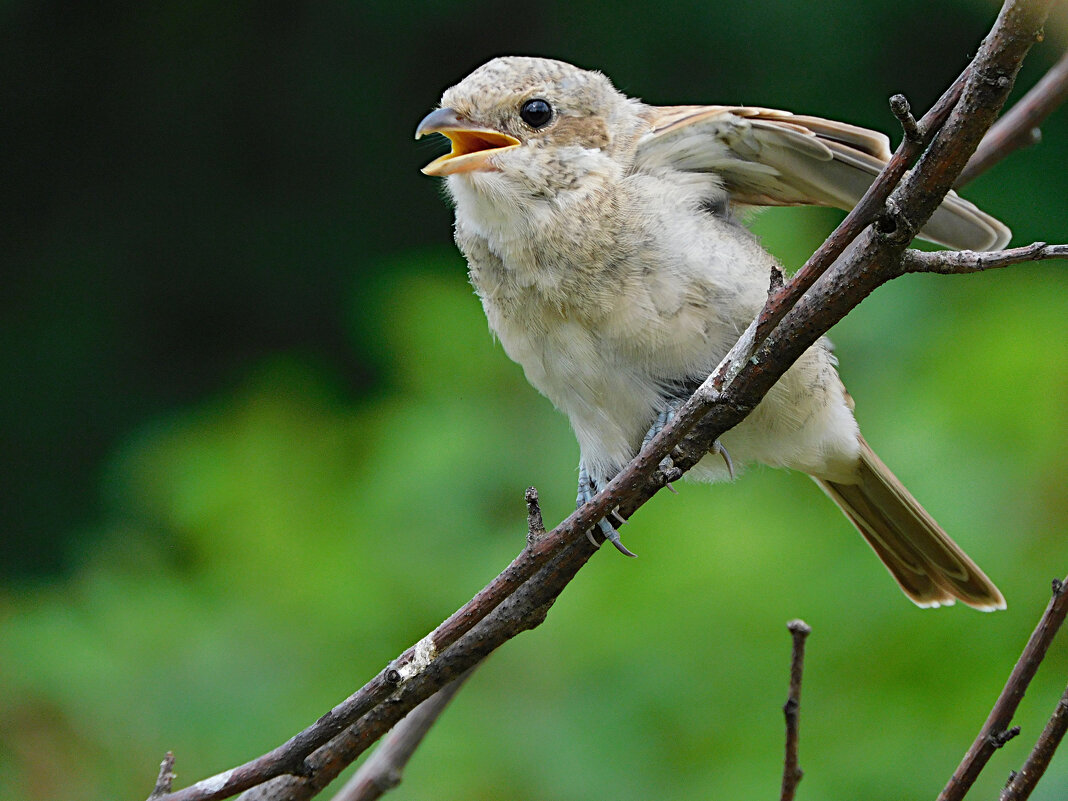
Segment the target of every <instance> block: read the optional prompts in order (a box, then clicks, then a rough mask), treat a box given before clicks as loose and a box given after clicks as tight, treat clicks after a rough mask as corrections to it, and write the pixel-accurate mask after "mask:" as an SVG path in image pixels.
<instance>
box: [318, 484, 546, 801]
mask: <svg viewBox="0 0 1068 801" xmlns="http://www.w3.org/2000/svg"><path fill="white" fill-rule="evenodd" d="M528 492H529V490H528ZM536 497H537V493H535V499H536ZM474 671H475V669H474V668H471V669H470V670H468V671H467V672H466V673H464V674H463V675H462V676H460V678H458V679H456V680H455V681H453V682H452V683H450V684H446V685H445V686H444V687H442V688H441V689H440V690H438V691H437V692H436V693H434V694H433V695H432V696H430V697H429V698H427V699H426V700H425V701H423V703H421V704H419V706H417V707H416V708H415V709H413V710H412V711H411V712H409V713H408V714H407V716H405V718H404V719H403V720H401V721H400V723H398V724H397V725H396V726H394V727H393V728H392V730H390V732H389V734H387V735H386V737H385V739H383V740H382V743H381V744H380V745H379V746H378V748H376V749H375V750H374V753H372V754H371V756H369V757H368V758H367V761H366V762H364V763H363V764H362V765H360V768H359V770H357V771H356V773H354V774H353V776H352V778H351V779H349V780H348V782H346V784H345V786H344V787H342V788H341V790H340V791H338V793H337V795H335V796H334V800H333V801H372V800H373V799H375V798H381V797H382V796H383V795H385V794H386V793H388V792H389V791H390V790H392V789H393V788H394V787H396V786H397V785H398V784H400V782H401V777H402V775H403V774H404V768H405V766H406V765H407V764H408V760H410V759H411V758H412V754H414V753H415V749H416V748H418V747H419V745H420V743H422V742H423V738H424V737H425V736H426V734H427V732H428V731H430V727H431V726H433V725H434V723H435V722H437V719H438V718H439V717H440V716H441V713H442V712H444V711H445V707H446V706H448V705H449V702H450V701H451V700H452V698H453V696H454V695H456V693H457V692H459V690H460V687H462V686H463V683H464V682H465V681H467V679H468V678H469V677H470V676H471V674H472V673H474Z"/></svg>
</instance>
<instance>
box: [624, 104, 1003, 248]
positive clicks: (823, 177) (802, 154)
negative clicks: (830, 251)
mask: <svg viewBox="0 0 1068 801" xmlns="http://www.w3.org/2000/svg"><path fill="white" fill-rule="evenodd" d="M647 116H648V118H649V122H650V124H651V130H650V131H649V132H648V133H646V134H645V135H644V136H643V137H642V138H641V139H640V140H639V142H638V149H637V154H636V157H635V169H636V170H656V169H658V168H661V169H663V168H666V169H673V170H681V171H683V172H695V173H713V174H715V175H716V176H717V177H718V178H719V180H721V181H722V183H723V186H724V188H725V189H726V190H727V191H728V192H729V193H730V196H731V200H733V201H734V202H736V203H741V204H745V205H754V206H795V205H817V206H835V207H837V208H840V209H845V210H849V209H851V208H853V206H854V205H855V204H856V203H857V201H859V200H860V198H861V196H862V195H863V194H864V192H865V191H867V189H868V187H869V186H870V185H871V183H872V181H873V180H874V179H875V176H876V175H878V173H879V171H880V170H882V168H883V165H884V164H885V163H886V161H887V160H888V159H889V158H890V155H891V154H890V141H889V140H888V139H887V138H886V137H885V136H884V135H883V134H880V133H876V132H875V131H869V130H867V129H866V128H859V127H857V126H855V125H848V124H846V123H844V122H834V121H832V120H824V119H820V118H819V117H806V116H803V115H800V114H791V113H790V112H788V111H776V110H774V109H766V108H755V107H750V106H663V107H650V108H649V111H648V114H647ZM920 235H921V236H922V237H923V238H924V239H928V240H930V241H932V242H937V243H938V244H941V245H945V246H947V247H951V248H958V249H967V250H993V249H996V248H1001V247H1004V246H1005V245H1006V244H1007V243H1008V241H1009V238H1010V236H1011V232H1010V231H1009V229H1008V228H1006V227H1005V226H1004V225H1003V224H1002V223H1000V222H999V221H998V220H995V219H994V218H993V217H991V216H990V215H989V214H986V213H985V212H982V211H980V210H979V209H978V208H976V207H975V206H974V205H973V204H971V203H969V202H968V201H967V200H964V199H963V198H961V197H959V196H958V195H957V194H956V193H954V192H950V193H949V195H947V196H946V199H945V200H944V201H943V203H942V205H941V206H940V207H939V208H938V210H937V211H935V213H934V215H933V216H932V217H931V219H930V220H929V221H928V223H927V225H926V226H925V227H924V229H923V230H922V231H921V232H920Z"/></svg>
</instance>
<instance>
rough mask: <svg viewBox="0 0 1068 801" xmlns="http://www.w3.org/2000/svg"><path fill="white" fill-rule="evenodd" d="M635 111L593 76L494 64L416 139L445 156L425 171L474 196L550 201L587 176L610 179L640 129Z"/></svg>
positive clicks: (518, 62) (456, 91)
mask: <svg viewBox="0 0 1068 801" xmlns="http://www.w3.org/2000/svg"><path fill="white" fill-rule="evenodd" d="M639 108H640V104H638V103H637V102H636V101H631V100H628V99H627V97H626V96H624V95H623V94H622V93H620V92H618V91H617V90H616V89H615V87H613V86H612V84H611V82H610V81H609V80H608V79H607V78H606V77H605V76H604V75H602V74H601V73H599V72H591V71H587V70H583V69H579V68H578V67H574V66H572V65H570V64H566V63H564V62H562V61H553V60H551V59H545V58H523V57H508V58H496V59H493V60H492V61H490V62H488V63H487V64H484V65H483V66H481V67H479V68H478V69H477V70H475V71H474V72H472V73H471V74H470V75H468V76H467V77H466V78H464V80H462V81H461V82H460V83H458V84H457V85H456V86H453V87H452V88H451V89H449V90H447V91H446V92H445V94H444V95H443V96H442V98H441V106H440V107H439V108H438V109H437V110H436V111H433V112H431V113H430V114H428V115H427V116H426V117H424V118H423V120H422V122H420V123H419V127H418V128H417V129H416V133H415V135H416V138H417V139H418V138H419V137H421V136H425V135H427V134H432V133H438V134H442V135H444V136H446V137H448V139H449V140H450V142H451V143H452V149H451V151H450V152H449V153H446V154H445V155H444V156H441V157H439V158H437V159H435V160H434V161H432V162H430V163H429V164H428V165H427V166H426V167H424V168H423V172H424V173H426V174H427V175H435V176H453V177H452V178H451V179H450V184H451V183H453V182H454V181H456V180H463V181H468V182H472V183H473V184H474V185H475V187H476V188H483V189H486V190H496V191H494V192H493V193H494V194H498V193H500V192H501V191H502V190H510V191H512V192H515V191H523V192H526V193H529V194H532V195H535V196H539V197H555V196H556V195H558V194H559V193H560V192H563V191H566V190H567V189H569V188H572V187H574V186H577V185H578V184H579V183H581V182H582V181H583V179H584V178H585V177H586V176H587V175H590V174H605V175H606V176H607V175H609V174H616V173H618V172H619V171H620V170H621V169H622V168H624V167H625V165H626V163H627V155H628V153H629V152H630V151H632V150H633V144H634V141H635V140H636V138H637V135H638V133H639V128H640V126H641V124H642V121H641V118H640V117H639V114H638V111H639Z"/></svg>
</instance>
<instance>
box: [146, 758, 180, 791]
mask: <svg viewBox="0 0 1068 801" xmlns="http://www.w3.org/2000/svg"><path fill="white" fill-rule="evenodd" d="M176 778H177V774H175V772H174V752H173V751H168V752H167V753H166V754H165V755H164V757H163V761H162V762H160V763H159V776H158V777H157V778H156V786H155V787H154V788H153V789H152V793H151V794H150V795H149V796H148V801H152V799H154V798H160V797H162V796H165V795H167V793H169V792H170V791H171V788H172V787H173V786H174V780H175V779H176Z"/></svg>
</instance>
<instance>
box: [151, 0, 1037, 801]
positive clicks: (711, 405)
mask: <svg viewBox="0 0 1068 801" xmlns="http://www.w3.org/2000/svg"><path fill="white" fill-rule="evenodd" d="M1051 1H1052V0H1008V2H1006V4H1005V7H1004V8H1003V9H1002V12H1001V14H999V16H998V20H997V22H996V23H995V25H994V28H993V30H992V31H991V33H990V35H989V36H988V37H987V38H986V40H985V41H984V43H983V45H982V46H981V47H980V48H979V51H978V53H977V54H976V57H975V59H973V61H972V64H971V65H969V67H968V68H967V69H966V70H965V72H964V73H963V74H962V76H961V78H960V79H958V81H957V82H956V83H955V84H954V86H953V87H952V88H951V89H950V90H949V91H948V92H947V96H946V97H944V98H943V99H942V100H940V101H939V104H938V105H937V106H936V109H932V111H931V112H928V114H927V115H925V116H924V118H923V119H922V120H921V121H920V123H919V124H920V125H921V127H922V128H923V130H924V133H925V135H928V134H929V133H930V132H931V131H932V130H934V129H935V128H936V127H937V126H936V125H934V124H933V123H932V124H929V123H928V120H929V118H931V117H932V115H933V114H934V113H935V111H936V110H938V111H939V113H940V115H941V116H943V117H944V118H945V119H946V123H945V125H943V126H942V128H941V129H939V130H938V132H937V134H936V135H935V136H934V139H933V140H932V143H931V145H930V147H929V148H928V149H927V150H926V152H925V153H924V155H923V157H922V158H921V160H920V162H919V163H918V164H917V166H916V168H915V169H914V170H913V171H912V172H911V173H909V175H908V176H907V177H906V178H905V179H904V180H902V181H901V183H900V184H899V185H898V187H897V189H896V190H894V194H893V200H894V202H895V203H896V205H897V207H898V208H899V209H901V210H902V213H903V214H904V213H906V212H907V216H908V219H910V220H913V221H915V223H916V224H917V225H919V226H922V224H923V223H924V222H925V221H926V220H927V219H928V218H929V217H930V215H931V214H932V213H933V211H934V209H935V208H936V207H937V206H938V205H939V203H940V202H941V200H942V198H943V197H944V196H945V194H946V192H947V191H948V190H949V188H950V184H951V183H952V182H953V180H954V179H955V178H956V176H957V175H959V173H960V170H961V169H963V166H964V163H965V162H966V161H967V158H968V156H969V155H970V154H971V152H973V150H974V148H975V146H976V144H978V141H979V139H980V138H981V137H982V135H983V133H985V131H986V130H987V128H989V126H990V125H991V123H992V122H993V119H994V116H995V115H996V113H997V111H998V109H1000V108H1001V106H1002V104H1003V103H1004V100H1005V97H1007V95H1008V93H1009V91H1010V90H1011V88H1012V83H1013V79H1014V77H1015V75H1016V72H1017V70H1018V68H1019V65H1020V63H1021V62H1022V60H1023V58H1024V56H1025V55H1026V53H1027V50H1028V49H1029V48H1030V45H1031V43H1032V42H1033V41H1034V37H1035V36H1036V35H1037V32H1038V30H1039V29H1040V28H1041V26H1042V24H1043V22H1044V20H1045V15H1046V13H1047V12H1048V8H1049V4H1050V2H1051ZM958 97H959V98H960V101H959V103H958V102H957V98H958ZM947 110H948V111H947ZM946 113H948V117H946V116H945V114H946ZM907 144H908V143H907V142H906V143H902V146H901V147H900V148H899V153H900V152H901V151H902V148H904V147H905V146H906V145H907ZM896 158H897V156H896V155H895V159H896ZM893 163H895V162H894V160H892V161H891V164H893ZM888 169H889V167H888ZM904 169H905V164H904V162H903V161H902V165H901V170H904ZM887 174H888V173H887V171H885V170H884V173H883V175H884V176H886V175H887ZM877 183H878V184H880V188H879V189H878V193H876V194H873V193H872V192H871V191H869V194H868V195H866V198H868V200H866V201H862V203H867V204H868V208H867V209H866V210H865V212H864V215H869V216H866V217H864V219H871V218H872V217H871V216H870V215H872V214H873V213H874V212H873V209H872V207H871V204H873V203H874V204H875V206H874V211H875V212H877V211H879V210H881V209H882V208H883V207H884V204H883V202H882V200H873V198H877V197H878V196H879V194H882V193H884V192H887V191H889V189H890V188H891V187H892V186H893V182H889V181H888V182H886V183H882V182H880V181H877ZM873 188H874V187H873ZM883 197H885V195H883ZM854 211H856V210H854ZM862 216H863V215H862ZM846 219H847V220H849V219H850V217H849V216H848V215H847V218H846ZM856 219H858V218H857V217H854V220H856ZM841 231H842V227H841V226H840V227H839V229H838V231H836V233H835V234H834V235H832V238H833V239H834V243H833V244H831V245H825V247H824V248H821V249H820V253H822V254H823V255H822V256H821V259H826V261H825V262H824V264H823V267H821V268H820V273H821V274H822V271H823V270H824V269H826V265H828V264H830V263H831V262H832V261H834V260H835V258H836V255H837V254H841V253H842V252H843V250H844V248H845V244H843V243H844V242H848V241H849V240H850V239H851V238H852V236H855V233H853V234H851V235H850V236H849V237H847V238H844V239H843V235H842V233H841ZM835 237H837V238H835ZM907 245H908V240H907V239H904V238H902V237H900V236H897V237H895V236H893V235H884V234H878V235H877V234H875V233H874V232H872V231H871V229H870V228H869V229H868V230H867V231H866V232H865V233H864V234H863V235H862V236H861V237H860V238H859V239H857V240H856V241H855V242H854V243H853V245H852V247H851V249H850V251H849V252H848V253H847V254H845V255H844V256H842V258H840V259H837V261H834V266H833V269H832V270H830V271H829V272H828V274H827V275H826V276H824V279H825V280H821V281H819V282H818V283H816V282H815V278H813V279H812V282H813V284H814V285H813V286H812V287H811V291H809V292H808V293H806V294H805V295H804V297H801V296H800V294H798V293H796V292H794V293H790V294H789V295H788V297H785V298H782V299H780V302H779V304H778V305H776V307H775V309H774V310H773V313H772V314H771V316H770V317H767V318H766V319H767V320H778V321H780V322H779V323H778V325H774V324H772V325H771V327H770V328H768V330H769V331H770V333H769V334H768V335H767V337H766V339H765V340H764V341H763V344H761V345H760V346H759V348H758V349H756V352H755V353H753V344H754V342H756V341H758V340H755V339H754V338H753V333H754V332H755V331H756V330H757V328H758V327H760V325H761V322H760V321H761V320H764V321H765V322H764V325H767V322H766V319H765V315H763V314H762V315H761V318H760V319H759V320H754V321H753V323H752V324H751V325H750V328H749V329H747V332H746V334H745V335H743V338H742V339H740V340H739V342H738V343H737V344H736V345H735V347H734V348H733V349H732V351H731V353H730V354H729V355H728V357H727V358H726V359H724V361H723V362H722V363H721V365H720V367H719V368H717V371H716V373H715V374H714V376H711V377H710V378H709V380H708V381H706V382H705V384H703V385H702V386H701V388H699V389H698V390H697V392H696V393H695V394H694V396H693V397H691V398H690V400H689V401H687V403H686V404H684V405H683V406H682V407H681V408H680V410H679V412H678V414H677V415H676V417H675V419H674V420H672V421H671V422H670V423H668V425H667V426H665V428H664V430H663V431H661V432H660V434H658V435H657V436H656V437H654V438H653V439H652V440H651V441H650V442H649V443H648V445H647V446H646V447H644V448H643V449H642V451H641V452H640V453H639V454H638V455H637V456H636V457H635V458H634V459H633V460H632V461H631V462H630V463H629V464H628V465H627V466H626V467H625V468H624V470H623V471H622V472H621V473H620V474H619V475H617V476H616V477H615V478H614V479H613V480H612V481H611V482H609V483H608V485H607V486H606V487H604V489H602V491H601V492H600V493H598V495H597V496H596V497H595V498H594V499H593V500H592V501H590V502H589V503H586V504H584V505H583V506H582V507H581V508H579V509H578V510H576V511H575V512H574V513H573V514H572V515H571V516H569V517H568V518H567V519H566V520H565V521H564V522H563V523H561V524H560V525H558V526H557V527H556V528H555V529H553V531H551V532H549V533H548V534H546V535H545V537H544V538H541V539H539V540H538V541H537V542H535V543H533V544H531V545H528V546H527V547H526V548H524V549H523V551H522V553H520V554H519V556H518V557H516V559H515V560H514V561H513V562H512V564H511V565H509V566H508V568H506V569H505V570H504V571H503V572H502V573H501V574H500V575H499V576H497V578H495V579H494V580H493V581H492V582H490V584H488V585H487V586H486V587H485V588H484V589H483V590H482V591H481V592H479V593H478V594H477V595H476V596H475V597H474V598H472V599H471V601H469V602H468V603H467V604H465V605H464V606H463V607H462V608H460V609H458V610H457V611H456V612H455V613H453V615H452V616H451V617H449V618H448V619H447V620H446V621H444V622H443V623H442V624H441V625H440V626H438V627H437V628H436V629H435V630H434V631H433V632H431V633H430V634H429V635H427V636H426V637H424V638H423V639H422V640H420V642H419V643H418V644H416V645H415V646H412V647H411V648H409V649H408V650H406V651H405V652H404V653H403V654H401V655H400V656H399V657H398V658H397V659H396V660H394V661H393V662H392V663H391V664H390V665H388V666H387V667H386V668H385V669H383V670H382V671H381V672H380V673H379V674H378V675H377V676H375V677H374V678H373V679H372V680H371V681H370V682H368V683H367V684H366V685H365V686H364V687H363V688H361V689H360V690H359V691H357V692H356V693H354V694H353V695H352V696H350V697H349V698H348V699H346V700H345V701H343V702H342V703H341V704H339V705H338V706H336V707H335V708H334V709H332V710H330V711H329V712H327V713H326V714H325V715H323V716H322V717H321V718H320V719H319V720H317V721H316V722H315V723H313V724H312V725H311V726H309V727H308V728H307V729H305V730H304V731H302V732H300V733H299V734H297V735H296V736H294V737H293V738H291V739H290V740H289V741H288V742H286V743H284V744H283V745H281V746H279V747H278V748H276V749H274V750H272V751H270V752H268V753H266V754H264V755H262V756H260V757H258V758H257V759H254V760H252V761H250V762H247V763H245V764H244V765H241V766H238V767H236V768H233V769H231V770H228V771H225V772H224V773H221V774H218V775H217V776H214V777H211V778H209V779H205V780H202V781H200V782H197V783H196V784H194V785H192V786H191V787H187V788H184V789H182V790H178V791H176V792H174V793H171V794H169V795H167V796H165V798H166V799H167V801H210V799H219V798H227V797H229V796H231V795H234V794H236V793H238V792H241V791H242V790H246V789H248V788H251V787H256V786H258V785H263V787H264V789H266V788H267V787H269V786H270V785H274V784H276V783H280V784H296V785H299V786H300V787H302V788H304V790H306V792H305V791H304V790H302V793H303V794H301V795H297V794H295V793H294V794H290V795H288V796H287V797H290V798H306V797H310V795H309V794H314V792H317V789H316V788H321V787H322V786H325V783H326V782H328V781H329V780H330V779H331V778H332V777H333V776H336V775H337V772H340V770H341V769H343V768H344V766H345V765H348V764H350V763H351V762H352V760H354V759H356V758H357V757H358V756H359V755H360V754H361V753H362V752H363V751H364V750H366V749H367V748H368V747H369V746H370V745H371V744H372V743H373V742H374V741H375V740H376V739H377V738H378V737H380V736H382V734H383V733H384V732H386V731H388V730H389V728H390V727H391V726H392V725H393V724H395V723H396V722H397V721H398V720H399V719H400V718H402V717H403V716H404V715H405V714H407V713H408V712H409V711H410V710H411V709H413V708H414V707H415V706H416V705H417V704H419V703H420V702H422V701H423V700H425V699H426V698H428V697H429V696H430V695H432V694H433V693H434V692H436V691H437V690H438V689H440V688H441V687H442V686H443V685H444V684H446V683H448V682H449V681H452V680H453V679H455V678H457V677H458V676H459V675H460V674H461V673H462V672H464V671H465V670H467V669H468V668H470V667H472V666H473V665H475V664H477V663H478V662H479V661H480V660H482V659H483V658H485V656H486V655H487V654H489V653H490V652H492V651H493V650H494V649H495V648H497V647H498V646H499V645H501V644H502V643H503V642H506V641H507V640H508V639H510V638H512V637H514V636H515V635H516V634H518V633H519V632H521V631H525V630H527V629H529V628H533V627H535V626H537V625H539V624H540V623H541V621H542V620H543V619H544V617H545V614H546V612H547V610H548V608H549V606H550V605H551V604H552V603H553V601H554V600H555V599H556V597H557V596H558V595H559V593H560V592H562V590H563V588H564V587H565V586H566V585H567V583H568V582H569V581H570V580H571V579H572V578H573V577H574V575H575V573H576V572H577V571H578V570H580V569H581V568H582V566H583V565H584V564H585V563H586V561H588V559H589V558H590V556H592V554H593V553H594V546H593V545H591V544H590V543H589V542H587V540H586V536H585V532H586V531H587V530H589V529H590V528H592V527H594V526H595V525H596V523H597V521H598V520H600V519H602V518H604V517H605V516H607V515H608V514H610V513H611V512H612V511H613V510H615V509H616V508H617V507H618V509H619V511H620V513H621V514H622V515H623V516H624V517H627V516H629V515H630V514H631V513H633V511H634V510H635V509H637V508H638V507H639V506H641V505H642V504H643V503H645V502H646V501H648V500H649V498H651V497H652V496H653V495H654V494H655V493H656V492H658V491H659V490H660V489H661V488H662V487H663V486H664V484H665V481H666V480H667V479H666V476H665V474H664V473H663V472H662V471H660V470H659V465H660V462H661V461H662V460H663V459H664V457H665V456H667V455H668V454H669V453H672V457H673V459H674V461H675V466H676V467H677V468H679V470H680V471H682V470H686V469H689V468H690V467H692V466H693V465H694V464H696V463H697V462H698V461H699V460H700V459H701V458H702V457H703V456H704V455H705V454H706V453H707V452H708V449H709V447H711V445H712V443H713V441H714V440H715V439H716V438H717V437H718V436H719V435H720V434H722V433H723V432H724V431H726V430H727V429H729V428H731V427H733V426H735V425H737V424H738V423H739V422H741V420H742V419H744V418H745V416H746V415H747V414H748V413H749V412H750V411H751V410H752V409H753V408H755V407H756V405H757V404H758V403H759V402H760V400H761V399H762V398H763V397H764V395H765V394H767V392H768V391H769V390H770V389H771V387H772V386H774V384H775V382H776V381H778V379H779V378H780V377H781V376H782V375H783V374H784V373H785V372H786V370H787V369H789V367H790V365H792V364H793V363H794V362H795V361H796V360H797V358H798V357H799V356H800V355H801V354H802V353H803V352H804V351H805V350H806V349H807V348H808V347H810V346H811V345H812V344H813V343H814V342H815V341H816V340H817V339H818V338H819V337H820V336H822V334H823V333H824V332H826V331H827V330H828V329H829V328H830V327H831V326H832V325H833V324H834V323H836V322H838V321H839V320H841V319H842V318H843V317H845V315H846V314H848V312H849V311H850V310H851V309H853V308H854V307H855V306H856V305H857V304H858V303H860V302H861V300H863V299H864V298H865V297H867V295H868V294H870V293H871V292H872V291H874V289H875V288H876V287H878V286H880V285H881V284H883V283H885V282H886V281H888V280H890V279H892V278H894V277H895V276H897V275H900V274H901V269H900V263H899V260H900V256H901V254H902V253H903V252H904V250H905V248H906V246H907ZM828 254H834V255H828ZM811 261H812V260H810V262H811ZM796 280H797V279H796V277H795V281H796ZM793 286H794V281H791V283H790V284H789V285H788V288H789V287H793ZM799 298H800V299H799ZM795 302H796V305H794V306H793V307H792V308H791V307H790V304H791V303H795ZM748 353H753V355H752V357H751V358H750V357H742V354H748ZM699 421H700V424H699V425H698V422H699ZM684 437H685V442H683V438H684ZM673 449H675V450H676V451H677V453H675V452H674V451H673ZM676 456H677V457H678V458H675V457H676ZM272 779H273V780H275V781H270V780H272ZM265 782H269V785H264V783H265ZM249 797H259V798H267V797H271V796H269V795H264V794H260V795H253V794H250V796H249ZM276 797H282V796H276Z"/></svg>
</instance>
